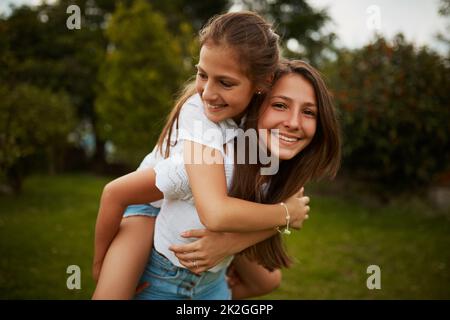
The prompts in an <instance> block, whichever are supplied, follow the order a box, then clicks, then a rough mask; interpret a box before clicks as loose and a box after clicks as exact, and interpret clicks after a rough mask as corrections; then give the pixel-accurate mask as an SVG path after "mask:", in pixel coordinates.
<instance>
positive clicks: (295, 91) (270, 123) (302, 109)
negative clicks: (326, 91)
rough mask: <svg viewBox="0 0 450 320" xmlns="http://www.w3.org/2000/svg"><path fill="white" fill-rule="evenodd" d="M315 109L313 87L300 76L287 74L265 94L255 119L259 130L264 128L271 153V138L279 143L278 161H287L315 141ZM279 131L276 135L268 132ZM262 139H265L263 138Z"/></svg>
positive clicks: (315, 102)
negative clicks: (257, 117)
mask: <svg viewBox="0 0 450 320" xmlns="http://www.w3.org/2000/svg"><path fill="white" fill-rule="evenodd" d="M317 116H318V108H317V101H316V95H315V92H314V87H313V86H312V85H311V83H310V82H309V81H307V80H305V78H303V77H302V76H301V75H299V74H296V73H289V74H287V75H284V76H282V77H281V78H280V79H278V80H277V82H276V83H275V85H274V86H273V88H272V90H271V92H270V93H269V94H268V95H267V97H266V99H265V101H264V103H263V105H262V107H261V113H260V116H259V120H258V129H267V130H268V132H267V135H266V136H265V137H264V136H263V140H264V141H267V143H266V145H267V147H268V148H269V150H271V151H272V152H275V153H277V151H276V148H272V149H275V150H272V149H271V141H270V140H271V139H270V137H272V139H275V140H274V141H276V142H278V145H279V151H278V156H279V158H280V160H289V159H292V158H293V157H295V156H296V155H297V154H298V153H299V152H301V151H302V150H303V149H305V148H306V147H307V146H308V145H309V144H310V143H311V141H312V139H313V138H314V134H315V133H316V127H317ZM272 129H278V130H279V133H278V134H277V133H276V132H273V131H271V130H272ZM264 138H265V139H264Z"/></svg>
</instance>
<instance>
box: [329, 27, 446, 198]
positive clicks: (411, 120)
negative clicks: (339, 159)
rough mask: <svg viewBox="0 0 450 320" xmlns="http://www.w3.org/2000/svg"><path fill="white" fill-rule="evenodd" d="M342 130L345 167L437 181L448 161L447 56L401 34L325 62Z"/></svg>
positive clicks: (376, 175) (400, 179) (396, 183)
mask: <svg viewBox="0 0 450 320" xmlns="http://www.w3.org/2000/svg"><path fill="white" fill-rule="evenodd" d="M326 73H327V74H328V75H329V77H330V80H331V88H332V91H333V93H334V96H335V101H336V104H337V107H338V108H339V109H340V111H341V115H342V124H343V129H344V138H345V141H344V150H343V151H344V166H345V168H347V169H348V170H349V171H350V172H351V173H352V174H355V175H356V176H358V177H362V178H365V179H368V180H369V181H372V182H376V183H380V184H382V185H384V186H389V187H391V188H394V189H395V188H398V189H411V188H414V187H417V186H419V185H423V184H428V183H430V182H432V181H433V179H434V177H435V175H436V174H437V173H440V172H442V171H444V170H447V169H448V168H449V163H450V161H449V160H450V143H449V142H450V129H449V128H450V127H449V123H450V103H449V102H450V90H449V88H450V67H449V61H448V60H446V59H445V58H443V57H440V56H439V55H438V54H436V53H434V52H432V51H430V50H428V49H427V48H425V47H424V48H420V49H416V48H414V46H413V45H411V44H408V43H406V41H405V40H404V38H403V36H401V35H398V36H397V37H396V38H395V39H394V41H393V43H392V44H390V43H388V42H387V41H386V40H384V39H382V38H378V39H376V41H374V42H373V43H372V44H370V45H367V46H365V47H363V48H361V49H358V50H354V51H342V52H340V53H339V55H338V59H337V60H336V61H335V62H333V63H332V64H331V65H329V66H328V67H327V68H326Z"/></svg>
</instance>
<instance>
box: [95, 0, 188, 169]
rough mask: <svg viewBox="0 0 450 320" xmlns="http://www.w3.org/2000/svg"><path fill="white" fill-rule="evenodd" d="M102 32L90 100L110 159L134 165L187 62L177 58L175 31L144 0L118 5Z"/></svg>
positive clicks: (166, 109)
mask: <svg viewBox="0 0 450 320" xmlns="http://www.w3.org/2000/svg"><path fill="white" fill-rule="evenodd" d="M106 33H107V36H108V39H109V49H108V53H107V55H106V59H105V61H104V63H103V65H102V67H101V71H100V75H99V79H100V82H101V87H100V88H99V90H98V96H97V100H96V110H97V112H98V115H99V120H100V123H101V134H102V135H103V137H104V138H105V139H106V138H107V139H109V140H110V141H111V142H112V143H113V145H114V146H115V150H116V151H117V152H116V155H115V157H116V160H120V161H124V162H126V163H129V164H133V165H136V164H137V163H138V162H139V161H140V160H142V157H143V156H144V155H145V154H146V153H148V152H149V151H150V150H151V148H152V147H153V145H154V142H155V141H156V139H157V137H158V135H159V133H160V131H161V128H162V125H163V121H164V118H163V116H164V115H165V114H167V113H168V112H169V110H170V109H171V106H172V104H173V101H174V93H175V92H176V91H177V90H178V89H179V87H180V85H181V83H182V81H183V80H186V79H187V74H188V72H189V71H190V68H191V66H190V65H186V64H184V63H183V59H182V54H181V44H180V41H179V37H174V36H173V35H172V34H171V33H169V31H168V30H167V25H166V21H165V18H164V16H163V15H161V14H160V13H158V12H156V11H155V10H153V9H152V7H151V6H150V5H149V4H148V3H147V2H145V1H144V0H137V1H135V2H134V3H133V4H132V5H131V6H126V5H119V6H118V7H117V9H116V12H115V13H114V14H113V16H112V18H111V20H110V22H109V24H108V28H107V31H106Z"/></svg>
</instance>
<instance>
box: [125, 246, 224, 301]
mask: <svg viewBox="0 0 450 320" xmlns="http://www.w3.org/2000/svg"><path fill="white" fill-rule="evenodd" d="M225 272H226V268H224V269H223V270H221V271H219V272H210V271H206V272H203V273H201V274H200V275H196V274H195V273H192V272H190V271H189V270H188V269H185V268H180V267H177V266H175V265H174V264H173V263H172V262H170V260H169V259H167V258H166V257H164V256H163V255H161V254H160V253H158V252H157V251H156V250H155V248H153V249H152V253H151V256H150V259H149V262H148V264H147V266H146V268H145V271H144V274H143V275H142V277H141V280H140V283H142V282H148V283H149V284H150V286H148V287H147V288H146V289H144V291H142V292H141V293H139V294H138V295H136V296H135V297H134V299H136V300H188V299H192V300H231V290H230V289H229V288H228V284H227V281H226V278H225Z"/></svg>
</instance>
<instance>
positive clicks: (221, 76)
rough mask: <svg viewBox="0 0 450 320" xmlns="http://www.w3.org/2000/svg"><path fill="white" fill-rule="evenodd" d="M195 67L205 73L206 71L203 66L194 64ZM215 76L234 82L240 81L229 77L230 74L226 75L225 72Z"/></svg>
mask: <svg viewBox="0 0 450 320" xmlns="http://www.w3.org/2000/svg"><path fill="white" fill-rule="evenodd" d="M195 67H196V68H197V69H198V71H200V72H203V73H206V74H207V72H206V71H205V70H203V68H202V67H200V65H198V64H196V65H195ZM216 78H218V79H227V80H230V81H233V82H236V83H238V84H239V83H241V82H240V81H239V80H238V79H236V78H234V77H231V76H228V75H225V74H224V75H218V76H216Z"/></svg>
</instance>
